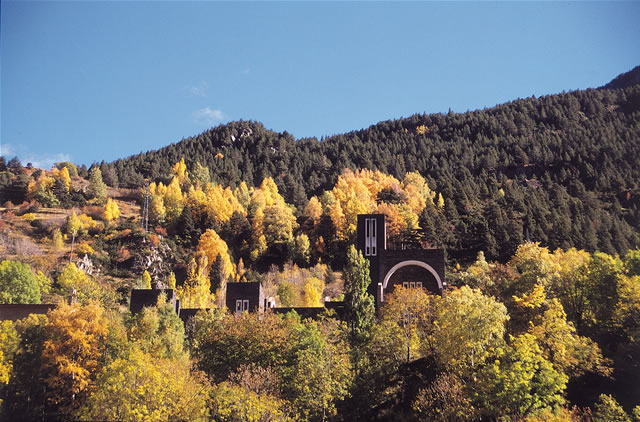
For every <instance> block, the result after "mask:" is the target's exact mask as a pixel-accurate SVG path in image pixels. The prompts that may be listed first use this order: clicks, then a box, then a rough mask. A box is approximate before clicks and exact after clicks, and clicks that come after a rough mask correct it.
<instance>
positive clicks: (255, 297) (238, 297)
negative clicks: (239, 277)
mask: <svg viewBox="0 0 640 422" xmlns="http://www.w3.org/2000/svg"><path fill="white" fill-rule="evenodd" d="M225 303H226V305H227V308H229V310H230V311H231V312H236V313H241V312H264V309H265V307H266V306H267V305H266V302H265V299H264V291H263V290H262V285H261V284H260V283H258V282H255V283H227V296H226V301H225Z"/></svg>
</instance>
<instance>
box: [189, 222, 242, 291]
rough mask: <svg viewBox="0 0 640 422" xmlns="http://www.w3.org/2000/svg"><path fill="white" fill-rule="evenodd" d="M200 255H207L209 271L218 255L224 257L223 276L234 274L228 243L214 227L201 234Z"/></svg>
mask: <svg viewBox="0 0 640 422" xmlns="http://www.w3.org/2000/svg"><path fill="white" fill-rule="evenodd" d="M196 250H197V254H198V255H204V256H206V257H207V260H208V265H207V267H206V268H207V271H209V270H210V269H211V265H213V263H214V262H216V260H217V259H218V255H220V257H221V258H222V268H221V272H222V276H223V277H224V278H225V279H226V278H228V277H233V276H234V271H233V264H232V263H231V258H230V257H229V248H228V247H227V243H226V242H225V241H224V240H222V238H220V236H219V235H218V233H216V232H215V230H213V229H208V230H207V231H206V232H204V233H203V234H202V236H200V241H199V242H198V247H197V248H196Z"/></svg>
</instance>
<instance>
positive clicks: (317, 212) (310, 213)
mask: <svg viewBox="0 0 640 422" xmlns="http://www.w3.org/2000/svg"><path fill="white" fill-rule="evenodd" d="M304 215H305V216H306V217H309V218H310V219H311V220H312V221H313V224H317V223H318V221H320V217H322V204H320V201H319V200H318V197H317V196H312V197H311V199H310V200H309V202H308V203H307V205H306V206H305V207H304Z"/></svg>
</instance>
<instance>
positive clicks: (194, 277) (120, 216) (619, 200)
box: [0, 78, 640, 422]
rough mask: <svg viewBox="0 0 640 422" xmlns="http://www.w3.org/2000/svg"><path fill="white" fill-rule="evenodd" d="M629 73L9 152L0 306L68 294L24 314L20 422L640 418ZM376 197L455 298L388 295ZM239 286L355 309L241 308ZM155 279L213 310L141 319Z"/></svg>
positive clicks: (403, 243) (0, 412)
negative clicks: (367, 253)
mask: <svg viewBox="0 0 640 422" xmlns="http://www.w3.org/2000/svg"><path fill="white" fill-rule="evenodd" d="M617 80H619V81H620V80H622V82H620V85H621V86H622V87H621V88H620V89H616V90H609V89H599V90H588V91H578V92H573V93H568V94H561V95H554V96H548V97H544V98H540V99H536V98H529V99H524V100H517V101H514V102H512V103H509V104H505V105H501V106H498V107H495V108H492V109H487V110H482V111H475V112H468V113H464V114H455V113H448V114H437V115H415V116H412V117H410V118H407V119H401V120H395V121H388V122H382V123H379V124H377V125H375V126H372V127H370V128H368V129H366V130H361V131H357V132H351V133H348V134H344V135H336V136H333V137H331V138H327V139H323V140H321V141H319V140H316V139H302V140H295V139H294V138H293V137H292V136H291V135H289V134H287V133H282V134H279V133H275V132H273V131H269V130H267V129H265V128H264V127H263V126H262V125H261V124H259V123H256V122H234V123H230V124H228V125H223V126H219V127H217V128H214V129H212V130H210V131H208V132H205V133H203V134H201V135H199V136H197V137H195V138H191V139H186V140H183V141H181V142H179V143H177V144H174V145H170V146H168V147H166V148H163V149H162V150H159V151H155V152H149V153H147V154H141V155H138V156H134V157H130V158H128V159H126V160H119V161H117V162H115V163H100V164H97V163H96V164H94V165H92V166H91V167H90V168H89V169H87V168H86V166H81V167H77V166H76V165H74V164H73V163H70V162H61V163H56V165H55V166H54V167H53V168H52V169H36V168H33V167H32V166H30V165H26V166H23V165H22V163H21V162H20V160H19V159H18V158H17V157H15V158H13V159H11V160H9V161H8V162H7V161H6V159H5V158H4V157H0V305H2V307H1V309H0V310H2V311H3V312H4V310H6V309H9V312H12V311H11V309H16V308H12V307H13V306H14V305H25V304H26V305H27V306H30V305H37V304H46V306H45V311H46V314H45V313H42V314H37V315H36V314H31V315H29V316H27V317H25V318H22V319H18V318H7V317H6V316H5V315H6V314H4V313H3V314H2V315H0V316H1V317H2V319H3V320H0V419H2V420H5V419H6V420H12V421H13V420H16V421H21V420H166V421H168V420H197V421H200V420H216V421H229V422H235V421H246V420H260V421H292V420H296V421H298V420H300V421H328V420H331V421H358V420H362V421H376V420H378V421H419V420H433V421H457V420H460V421H496V420H504V421H528V422H537V421H574V422H590V421H592V422H610V421H629V422H630V421H631V420H634V421H640V403H639V402H638V397H640V395H639V394H640V393H639V392H640V384H639V383H638V382H637V380H638V377H639V376H640V248H639V246H640V241H639V239H640V211H639V208H640V199H639V198H640V188H639V186H638V180H639V178H638V176H639V175H640V174H639V173H640V170H639V169H638V163H640V142H639V140H640V136H639V135H640V85H635V86H630V87H624V85H625V84H626V82H625V81H628V80H630V79H629V78H626V79H625V78H622V79H620V78H617ZM145 179H147V180H145ZM367 213H376V214H385V215H386V221H387V234H388V239H387V240H388V242H387V246H388V247H389V248H395V249H404V248H406V247H413V248H420V247H423V248H429V247H444V248H445V250H446V253H447V262H446V274H445V278H446V283H447V287H446V288H445V289H444V291H443V293H442V295H431V294H428V293H427V291H426V290H423V289H421V288H404V287H402V286H401V285H398V286H397V287H396V288H394V289H393V290H392V291H389V292H388V294H387V293H385V295H384V302H382V303H380V304H378V305H379V306H378V307H377V308H376V307H375V306H374V301H375V300H374V298H373V296H371V294H370V293H368V288H369V285H370V283H371V278H370V277H369V269H368V264H367V261H366V259H365V257H363V255H362V253H361V252H358V251H356V248H355V247H354V240H355V230H356V221H357V215H358V214H367ZM527 240H530V241H527ZM230 282H239V283H244V282H259V283H260V285H261V287H262V289H263V292H264V297H265V299H267V298H268V300H269V302H272V303H275V304H276V305H277V306H279V307H284V308H287V310H288V309H289V308H292V307H307V308H308V307H313V308H315V309H313V311H314V312H315V311H317V312H320V311H319V308H323V305H324V304H325V303H326V302H327V301H336V302H340V303H339V305H340V307H341V309H343V310H344V314H337V313H336V312H335V311H333V310H329V309H328V308H330V307H327V308H325V309H324V310H323V311H322V313H321V314H320V315H319V316H318V317H317V318H315V319H311V318H308V319H303V318H301V317H300V316H299V315H298V314H297V313H295V312H289V313H287V314H284V315H279V314H277V313H275V312H273V311H272V310H267V311H265V312H264V313H259V312H242V313H239V312H237V313H232V312H230V310H229V309H227V308H226V306H225V295H226V287H227V285H228V283H230ZM236 286H237V285H236ZM151 288H169V289H172V290H173V291H175V294H176V296H177V298H179V299H180V301H181V307H182V308H183V309H188V310H189V314H190V315H195V316H194V317H193V318H191V319H189V320H188V321H187V323H186V324H185V323H184V322H183V321H182V320H181V316H182V315H181V316H179V315H178V313H177V312H176V310H175V308H174V307H173V305H172V304H171V303H170V302H168V301H167V297H165V296H164V295H163V294H161V295H160V296H159V297H160V299H159V300H158V301H157V303H156V306H149V307H146V308H144V309H143V310H142V311H140V312H137V313H136V312H133V311H132V310H131V309H130V302H131V301H130V298H131V291H132V289H138V290H141V289H151ZM145 293H148V292H145ZM334 305H335V303H334ZM18 307H20V306H18ZM342 307H343V308H342ZM29 309H33V308H29ZM307 311H308V309H307ZM13 319H16V320H15V321H14V320H13ZM632 418H633V419H632Z"/></svg>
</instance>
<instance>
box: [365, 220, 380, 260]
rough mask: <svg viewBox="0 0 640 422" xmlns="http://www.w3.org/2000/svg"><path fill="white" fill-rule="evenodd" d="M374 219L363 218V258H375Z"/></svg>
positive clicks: (375, 237)
mask: <svg viewBox="0 0 640 422" xmlns="http://www.w3.org/2000/svg"><path fill="white" fill-rule="evenodd" d="M376 228H377V227H376V219H375V218H365V220H364V255H365V256H376V254H377V251H376V245H377V236H376Z"/></svg>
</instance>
